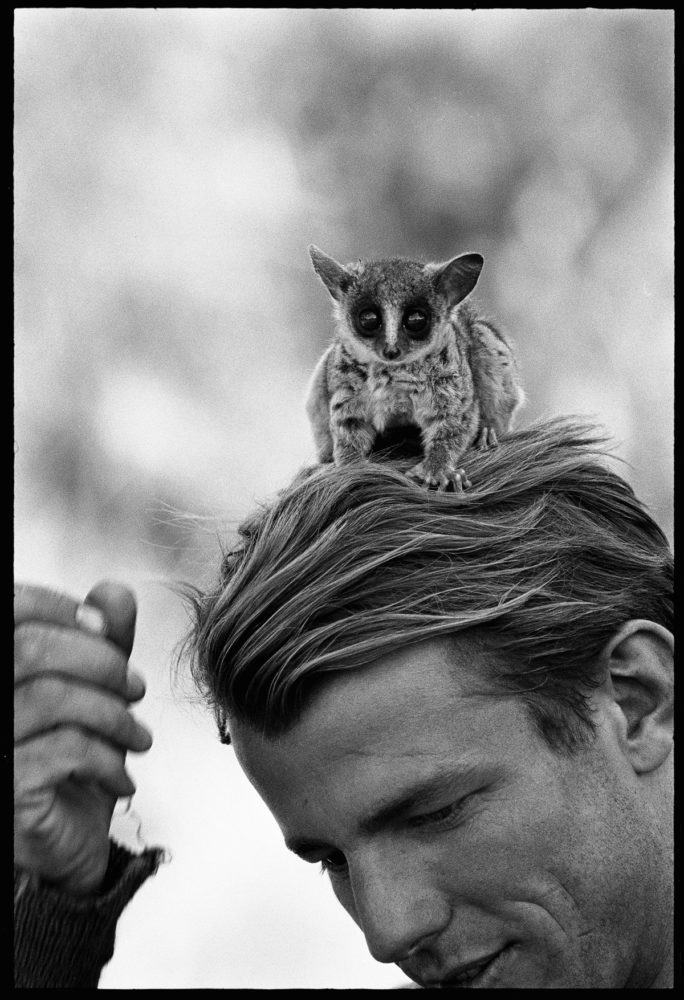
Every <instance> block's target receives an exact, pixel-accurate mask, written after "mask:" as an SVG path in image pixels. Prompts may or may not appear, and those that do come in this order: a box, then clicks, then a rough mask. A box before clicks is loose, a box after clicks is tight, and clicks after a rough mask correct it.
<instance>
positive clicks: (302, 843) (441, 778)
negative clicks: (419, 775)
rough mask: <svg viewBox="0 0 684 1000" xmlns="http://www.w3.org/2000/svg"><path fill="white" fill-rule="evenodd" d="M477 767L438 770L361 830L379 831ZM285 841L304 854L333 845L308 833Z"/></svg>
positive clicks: (375, 814) (458, 782)
mask: <svg viewBox="0 0 684 1000" xmlns="http://www.w3.org/2000/svg"><path fill="white" fill-rule="evenodd" d="M476 770H477V768H475V767H473V766H467V767H463V768H461V769H456V768H455V767H454V768H448V769H445V770H440V771H437V772H436V773H435V774H432V775H430V777H428V778H425V779H423V780H421V781H419V782H418V783H417V784H415V785H413V786H412V787H410V788H407V789H406V791H404V792H402V793H401V795H399V796H397V797H396V798H394V799H391V800H390V801H388V802H386V803H385V804H384V805H381V806H379V807H378V808H377V809H374V810H373V811H372V812H371V813H369V814H368V815H367V816H364V817H363V819H361V820H360V821H359V824H358V830H359V832H360V833H364V834H366V835H368V834H373V833H377V832H378V831H380V830H382V829H383V828H384V827H386V826H389V825H390V824H391V823H392V822H394V821H396V820H398V819H401V818H402V817H404V816H406V814H407V813H410V812H411V811H412V810H413V809H415V808H416V807H418V806H421V805H424V804H426V803H427V802H428V801H429V799H430V798H432V797H433V796H435V795H439V794H441V793H443V792H445V791H447V790H448V789H450V790H453V791H454V792H455V791H456V789H457V786H458V785H461V784H463V783H464V782H465V780H466V779H467V778H468V777H470V776H472V775H473V774H474V773H475V772H476ZM285 845H286V847H287V848H288V849H289V850H290V851H294V853H295V854H299V855H300V856H301V857H304V856H306V855H307V854H311V853H313V852H314V851H320V850H322V849H324V848H327V849H329V848H330V844H326V843H325V842H324V841H317V840H308V839H307V838H305V837H290V838H286V840H285Z"/></svg>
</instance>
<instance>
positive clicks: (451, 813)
mask: <svg viewBox="0 0 684 1000" xmlns="http://www.w3.org/2000/svg"><path fill="white" fill-rule="evenodd" d="M464 802H465V799H461V800H460V801H459V802H450V803H449V805H448V806H443V807H442V808H441V809H436V810H435V811H434V812H431V813H423V814H422V815H421V816H412V817H411V818H410V819H409V825H410V826H439V825H440V824H442V823H443V824H446V823H449V821H450V820H453V819H455V817H456V816H457V814H458V813H459V811H460V809H461V806H462V805H463V803H464Z"/></svg>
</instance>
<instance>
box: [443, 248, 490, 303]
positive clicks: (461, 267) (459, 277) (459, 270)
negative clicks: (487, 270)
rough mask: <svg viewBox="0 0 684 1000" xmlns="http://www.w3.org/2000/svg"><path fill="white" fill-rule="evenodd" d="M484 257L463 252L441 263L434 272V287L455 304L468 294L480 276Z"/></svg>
mask: <svg viewBox="0 0 684 1000" xmlns="http://www.w3.org/2000/svg"><path fill="white" fill-rule="evenodd" d="M483 264H484V258H483V257H482V255H481V254H479V253H464V254H462V255H461V256H460V257H454V258H453V259H452V260H449V261H447V263H446V264H441V265H440V266H439V267H438V269H437V271H436V272H435V287H436V288H437V291H438V292H441V293H442V294H443V295H445V296H446V298H447V299H448V301H449V303H450V305H452V306H455V305H458V303H459V302H461V301H462V300H463V299H464V298H465V297H466V295H469V294H470V293H471V292H472V290H473V288H474V287H475V285H476V284H477V279H478V278H479V277H480V271H481V270H482V265H483Z"/></svg>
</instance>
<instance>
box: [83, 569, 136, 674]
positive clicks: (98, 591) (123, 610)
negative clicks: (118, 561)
mask: <svg viewBox="0 0 684 1000" xmlns="http://www.w3.org/2000/svg"><path fill="white" fill-rule="evenodd" d="M84 603H85V604H90V605H92V606H93V607H96V608H99V609H100V611H102V613H103V614H104V616H105V619H106V621H107V632H106V636H107V638H108V639H109V640H111V642H113V643H115V644H116V645H117V646H118V647H119V649H121V650H123V652H124V653H125V654H126V655H127V656H130V653H131V650H132V648H133V639H134V638H135V616H136V603H135V597H134V595H133V593H132V591H131V590H129V588H128V587H126V586H124V585H123V584H122V583H114V582H113V581H111V580H103V581H102V582H101V583H98V584H96V585H95V586H94V587H92V588H91V590H89V591H88V594H87V595H86V598H85V601H84Z"/></svg>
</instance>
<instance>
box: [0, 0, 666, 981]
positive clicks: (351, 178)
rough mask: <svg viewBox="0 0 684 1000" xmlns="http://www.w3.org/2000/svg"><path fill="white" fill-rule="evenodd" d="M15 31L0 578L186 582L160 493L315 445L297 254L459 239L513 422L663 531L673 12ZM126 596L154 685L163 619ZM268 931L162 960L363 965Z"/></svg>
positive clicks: (324, 306) (204, 508)
mask: <svg viewBox="0 0 684 1000" xmlns="http://www.w3.org/2000/svg"><path fill="white" fill-rule="evenodd" d="M15 42H16V59H15V74H16V99H15V102H16V103H15V123H16V124H15V164H16V166H15V200H16V250H15V262H16V264H15V268H16V302H15V307H16V321H17V324H16V440H17V463H16V472H17V478H16V483H17V486H16V500H17V517H16V528H17V531H16V548H17V569H18V571H19V572H20V573H21V575H23V576H29V577H31V578H34V579H37V580H43V581H45V582H49V583H54V584H60V585H69V586H71V587H72V588H76V589H78V588H80V589H84V588H87V587H88V586H89V585H90V583H92V577H93V574H96V575H116V576H119V577H122V578H124V579H132V580H134V581H138V582H141V583H143V584H144V581H147V580H149V578H150V577H155V576H162V577H165V576H181V577H185V578H189V579H193V580H197V579H203V578H204V576H205V569H204V564H205V563H207V561H208V562H209V563H210V564H213V562H214V560H215V555H216V551H217V544H216V539H215V536H214V534H213V533H212V532H211V531H210V530H209V531H208V530H207V529H206V528H203V527H202V526H201V525H199V524H198V525H193V524H191V523H189V522H187V521H185V520H183V519H182V518H179V516H178V511H191V512H194V513H197V514H207V515H217V516H219V517H220V518H222V519H223V520H224V521H225V522H226V523H231V522H233V521H235V520H236V519H239V518H241V517H242V516H243V515H244V514H245V513H247V511H248V510H249V509H250V507H251V505H252V503H253V502H254V499H255V498H260V497H265V496H268V495H270V494H272V493H273V491H274V490H276V489H277V488H278V486H279V485H281V484H282V483H284V482H285V481H286V480H287V479H289V478H290V477H291V476H292V475H293V474H294V472H295V471H296V469H297V468H298V467H299V466H300V465H301V464H303V463H304V462H307V461H309V460H311V459H312V458H313V447H312V442H311V440H310V437H309V429H308V426H307V424H306V420H305V417H304V412H303V407H302V397H303V393H304V390H305V386H306V382H307V378H308V374H309V372H310V371H311V369H312V368H313V365H314V364H315V361H316V359H317V357H318V356H319V354H320V353H321V351H322V350H323V348H324V347H325V345H326V343H327V342H328V337H329V333H330V328H331V324H330V319H329V300H328V297H327V293H326V292H325V289H324V288H323V287H322V285H320V283H319V282H318V280H317V279H316V277H315V276H314V274H313V272H312V271H311V268H310V265H309V261H308V257H307V254H306V246H307V244H308V243H310V242H314V243H316V244H318V245H319V246H321V247H322V248H323V249H324V250H326V251H327V252H328V253H330V254H332V255H333V256H335V257H337V258H338V259H341V260H352V259H354V258H356V257H360V256H376V255H377V256H381V255H395V254H400V255H406V256H415V257H419V258H423V259H432V260H438V259H446V258H447V257H449V256H453V255H454V254H456V253H460V252H463V251H466V250H479V251H481V252H483V253H484V256H485V271H484V273H483V277H482V279H481V282H480V285H479V287H478V293H479V297H480V298H481V299H482V300H483V301H484V302H486V304H487V305H488V307H489V308H490V309H491V311H492V312H493V313H494V314H495V315H496V316H498V317H499V318H500V319H501V320H502V321H503V322H504V323H505V325H506V326H507V327H508V329H509V330H510V332H511V333H512V335H513V337H514V338H515V340H516V341H517V343H518V346H519V352H520V358H521V366H522V370H523V375H524V381H525V387H526V391H527V396H528V404H527V406H526V408H525V410H524V412H523V414H522V417H521V421H528V420H531V419H533V418H535V417H537V416H541V415H545V414H546V415H550V414H554V413H558V412H572V413H581V414H587V415H590V416H593V417H594V418H595V419H596V420H597V421H598V422H600V423H601V424H603V425H604V426H605V427H606V428H607V429H608V431H609V432H610V433H611V434H613V435H614V436H615V437H616V438H617V440H618V441H619V442H620V445H619V448H618V454H619V455H621V456H622V457H624V458H626V459H627V460H628V461H629V462H630V463H631V466H632V467H631V468H628V469H626V470H625V471H626V474H627V476H628V478H629V479H630V481H631V482H632V483H633V484H634V486H635V488H636V490H637V492H638V494H639V495H640V496H641V497H642V498H643V499H644V500H645V502H646V503H647V504H648V505H649V507H650V509H651V511H652V512H653V514H654V515H655V516H656V518H657V519H658V520H659V522H660V523H661V525H662V526H663V528H664V529H665V530H666V531H667V532H668V533H669V534H671V532H672V502H671V487H672V474H671V448H672V409H673V406H672V348H673V309H672V285H673V275H672V271H673V268H672V258H673V247H672V172H673V167H672V149H673V125H672V117H673V96H672V94H673V78H672V75H673V66H672V63H673V56H672V53H673V15H672V12H671V11H667V10H647V9H644V10H638V9H636V10H619V9H616V10H610V9H606V10H587V9H584V10H582V9H578V10H573V9H569V10H545V11H532V10H517V9H507V10H486V9H483V10H477V11H470V10H444V9H440V10H430V9H415V10H413V9H408V10H382V9H377V10H364V9H356V8H350V9H342V10H328V9H317V10H309V9H288V8H283V9H268V8H264V9H260V8H255V9H251V10H238V9H233V8H227V9H221V8H208V9H187V10H184V9H173V8H161V9H151V8H137V9H136V8H120V9H110V10H99V9H96V8H86V9H78V8H72V9H69V8H65V9H40V8H37V9H28V8H24V9H21V10H18V11H16V13H15ZM143 589H144V585H143ZM149 608H150V610H149V613H148V614H149V617H147V618H145V608H144V607H141V611H142V612H143V615H142V623H141V627H142V628H143V632H142V633H141V636H142V637H141V639H140V642H141V643H142V646H143V648H144V649H146V650H148V652H147V655H148V656H149V658H150V662H149V663H148V664H147V669H148V671H151V672H152V674H153V675H154V674H155V671H156V672H157V673H158V674H159V676H160V677H161V676H162V675H163V672H164V670H165V669H166V664H165V663H162V662H161V660H160V655H161V654H160V652H159V651H160V650H161V649H163V648H165V647H164V644H163V643H162V641H161V638H160V637H161V636H165V637H166V638H165V639H164V641H165V642H166V641H167V640H168V633H169V629H170V628H171V627H174V628H181V627H182V619H181V618H180V617H179V613H178V610H177V608H176V606H175V605H172V604H171V603H170V598H167V599H162V598H160V597H159V595H157V596H156V597H155V598H154V599H153V598H151V597H150V598H149ZM145 630H147V631H145ZM145 636H147V639H146V638H145ZM154 637H158V638H159V645H158V647H157V650H156V652H155V650H154V644H153V641H152V640H153V638H154ZM176 637H177V636H176ZM172 640H173V637H172V638H171V639H170V640H168V641H169V642H172ZM145 643H147V645H146V644H145ZM155 657H156V658H155ZM159 684H160V689H159V690H160V692H161V691H162V689H163V690H164V691H165V690H166V689H165V688H163V685H162V682H161V681H159ZM164 697H165V696H164V695H163V693H160V694H159V698H160V699H161V701H160V702H159V703H158V704H160V705H161V704H162V703H163V708H157V709H155V708H154V706H155V702H154V701H152V703H151V704H152V707H153V712H154V711H158V712H159V718H160V725H161V727H162V731H163V726H164V719H168V718H169V713H171V712H172V711H173V710H172V709H171V707H170V705H171V702H170V701H169V702H168V703H167V702H165V701H164ZM162 743H163V740H162ZM186 750H187V753H186V754H185V758H184V759H187V758H188V755H190V756H191V755H192V751H191V749H190V747H186ZM223 760H224V758H223V757H222V758H221V761H222V762H223ZM176 765H177V766H178V768H179V769H181V770H182V764H181V762H180V761H176ZM147 766H148V765H147V764H145V763H144V762H141V765H140V767H141V768H142V772H141V773H143V774H144V773H147V772H145V771H144V768H145V767H147ZM217 766H218V765H217ZM149 767H150V768H151V770H150V771H149V779H150V781H151V782H154V781H157V782H158V781H159V780H160V779H159V778H158V776H155V775H156V772H155V771H154V768H153V767H152V765H149ZM179 773H180V771H179ZM187 778H188V780H189V781H190V780H191V779H190V775H189V772H188V774H187ZM148 804H149V807H150V810H151V811H152V813H154V803H148ZM160 808H161V810H162V813H163V815H164V817H165V822H164V823H160V833H159V836H160V837H161V838H162V839H163V838H164V836H165V834H166V832H167V830H168V827H169V825H170V824H172V819H171V818H170V817H168V816H167V815H166V813H164V811H163V808H162V807H160ZM165 824H166V825H165ZM209 826H210V823H208V824H207V828H209ZM220 877H221V878H225V879H229V878H230V877H232V876H230V875H228V874H225V875H224V874H221V876H220ZM159 878H161V876H160V877H159ZM186 888H187V886H186ZM228 892H229V890H228V889H226V893H228ZM259 892H261V893H263V895H262V896H261V897H260V896H259ZM274 892H275V891H274ZM316 892H318V890H317V889H316ZM203 898H204V899H205V903H206V907H207V920H208V922H211V920H214V919H218V918H217V917H216V914H214V913H212V912H211V903H210V901H207V900H206V897H203ZM266 898H270V897H269V896H268V889H263V888H262V889H261V890H258V891H257V895H256V900H252V904H251V905H252V907H253V911H254V912H253V913H252V917H253V922H252V923H251V924H250V922H249V919H248V917H249V914H248V912H247V909H246V903H245V904H244V906H245V909H244V910H243V915H242V918H241V920H240V922H239V924H238V927H239V933H243V934H245V935H246V936H247V937H249V935H250V934H257V936H258V933H261V931H257V930H255V929H254V928H259V927H262V926H263V921H264V916H263V907H264V905H265V903H264V900H265V899H266ZM305 898H309V897H305ZM259 899H261V903H260V902H259ZM198 905H202V904H201V903H199V904H198ZM136 906H139V907H141V906H143V904H142V903H139V902H138V901H136ZM273 906H274V910H273V914H274V918H273V919H274V921H275V923H276V924H277V922H278V919H279V917H278V914H279V911H278V910H277V909H275V907H276V902H275V901H273ZM250 912H251V911H250ZM131 919H132V918H131ZM301 919H304V918H303V917H302V918H301ZM331 919H333V918H331ZM282 920H284V921H287V916H286V915H285V914H283V915H282ZM306 926H307V927H308V929H309V931H310V932H313V931H314V930H315V929H317V928H318V927H319V921H318V919H316V920H315V921H314V923H313V924H312V923H311V922H310V923H309V924H308V925H306ZM327 926H328V927H330V926H332V925H327ZM335 926H336V925H335ZM352 930H353V929H352ZM232 933H234V934H235V933H238V931H236V930H235V929H233V931H232ZM329 933H330V936H331V938H332V939H334V938H335V937H336V935H337V931H335V933H334V934H333V933H332V932H330V931H329ZM357 933H358V932H357ZM133 936H135V935H133ZM184 940H186V939H184ZM283 940H284V941H285V944H284V945H283V948H284V951H283V954H282V955H280V956H278V955H275V956H273V963H272V966H269V967H268V969H269V970H270V971H264V972H263V973H262V976H261V978H258V976H257V978H256V980H255V979H254V978H250V976H251V975H252V973H251V972H250V971H249V970H250V969H252V968H254V969H262V968H263V965H260V964H259V962H260V959H259V958H258V956H257V958H254V965H253V967H252V966H249V961H248V960H245V964H244V967H243V966H242V965H240V964H239V962H237V959H236V958H235V957H234V956H233V957H232V958H231V960H230V963H231V964H230V965H229V968H228V970H227V971H226V970H224V969H222V968H220V963H219V964H218V965H217V966H216V967H215V966H214V965H212V962H214V963H217V962H218V959H217V958H216V955H217V954H218V952H219V951H220V946H217V948H218V951H217V952H215V953H212V954H214V958H213V959H211V960H209V959H208V958H206V955H204V952H202V955H204V958H203V959H202V961H200V960H199V959H198V957H197V956H198V952H197V951H195V952H193V951H192V948H193V943H192V942H187V943H186V945H185V947H186V948H187V949H188V956H189V957H187V960H186V963H185V964H184V965H183V966H182V970H181V971H180V972H179V973H178V975H180V978H183V976H184V975H186V974H187V980H184V982H185V981H187V982H188V984H189V985H193V984H198V983H199V984H200V985H207V984H213V985H283V986H284V985H350V984H355V985H363V984H364V982H365V983H369V976H370V975H371V972H369V970H368V969H367V968H365V967H364V968H363V969H362V972H359V973H358V974H356V975H357V978H356V979H354V975H355V973H354V972H350V965H349V963H347V962H345V961H342V960H341V961H340V964H339V966H338V967H337V968H336V969H333V968H331V966H330V964H329V961H328V959H329V956H328V955H325V954H324V955H323V958H321V957H320V956H319V954H318V951H319V945H318V944H315V945H313V946H312V947H305V946H303V947H304V951H302V953H301V954H300V953H299V952H298V953H297V955H298V959H297V962H296V963H295V964H296V967H295V968H291V969H284V968H283V963H285V965H287V961H286V957H285V956H286V954H288V955H290V956H291V955H292V954H293V952H292V948H294V947H295V946H294V945H293V944H292V942H291V941H290V939H288V938H287V937H285V938H283ZM203 941H204V946H205V947H206V938H203ZM194 946H195V947H198V945H197V943H195V945H194ZM360 946H362V942H360ZM269 947H270V948H271V949H272V948H273V944H272V942H271V943H270V945H269ZM345 947H346V945H345ZM288 949H289V951H288ZM330 950H331V951H335V950H336V949H335V948H334V945H331V947H330ZM311 951H313V952H314V954H310V952H311ZM241 953H244V949H242V952H241ZM305 954H306V955H308V956H309V959H310V961H309V963H308V964H307V963H306V962H304V958H303V957H302V955H305ZM174 955H177V952H176V951H174ZM193 956H194V957H193ZM250 960H251V959H250ZM369 962H370V959H369ZM115 963H116V959H115V961H114V963H112V967H111V968H112V970H115V969H116V964H115ZM193 963H195V964H193ZM163 964H164V967H166V965H167V964H168V963H167V962H166V959H164V963H163ZM199 967H201V968H202V969H203V970H204V972H203V973H202V975H204V978H202V975H200V974H199V972H197V969H198V968H199ZM207 968H209V970H210V971H209V972H208V973H207V971H206V970H207ZM321 970H326V971H325V972H321ZM328 970H329V972H330V976H329V977H326V973H327V971H328ZM388 971H389V970H380V972H384V973H385V979H384V980H382V982H383V983H384V984H385V985H386V984H388V983H390V982H391V980H390V979H388V978H387V972H388ZM138 972H139V975H138V980H137V982H136V981H131V985H145V982H144V977H145V971H144V970H143V969H142V968H140V969H139V970H138ZM112 974H113V973H112ZM146 974H147V975H148V979H149V985H160V983H162V979H163V974H162V972H161V971H160V970H159V969H155V968H154V967H153V966H149V967H148V968H147V973H146ZM255 975H256V973H255ZM214 976H215V978H212V977H214ZM231 976H232V978H231ZM335 976H337V981H336V982H335V981H334V980H335ZM155 977H156V978H155ZM241 977H242V978H241ZM330 977H332V978H330ZM364 977H365V978H364ZM124 981H125V980H124ZM115 982H116V981H115V980H114V981H113V983H112V984H115ZM173 982H176V983H178V978H176V979H175V980H173ZM376 982H377V983H380V979H376ZM162 985H163V983H162Z"/></svg>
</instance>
